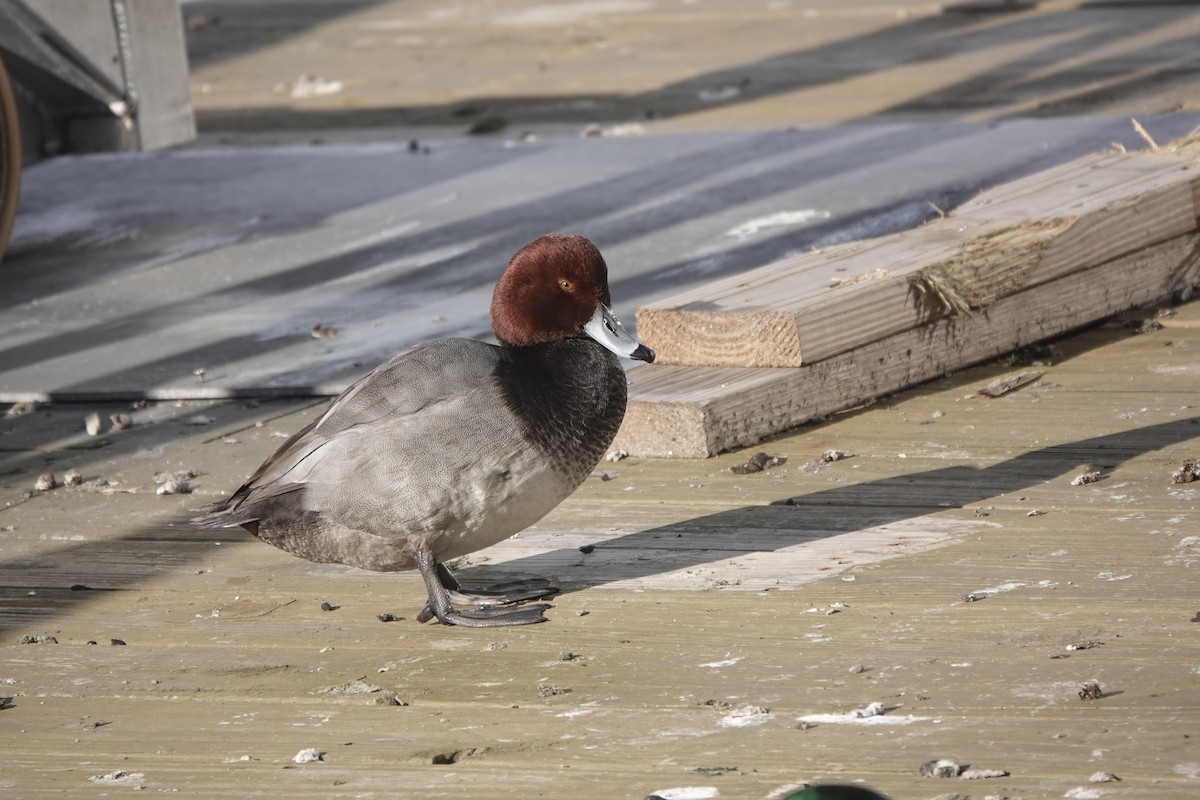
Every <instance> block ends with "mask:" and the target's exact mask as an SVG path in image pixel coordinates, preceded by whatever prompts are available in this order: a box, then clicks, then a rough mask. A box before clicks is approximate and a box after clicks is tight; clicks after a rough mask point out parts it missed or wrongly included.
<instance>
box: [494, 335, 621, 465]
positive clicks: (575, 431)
mask: <svg viewBox="0 0 1200 800" xmlns="http://www.w3.org/2000/svg"><path fill="white" fill-rule="evenodd" d="M496 378H497V382H498V385H499V388H500V392H501V396H502V397H503V399H504V403H505V405H506V406H507V407H508V409H509V410H510V411H511V412H512V414H513V416H514V417H515V418H516V420H517V424H518V426H519V427H520V432H521V436H522V438H523V439H525V441H526V442H528V443H529V444H530V446H532V447H535V448H537V450H538V451H540V452H541V453H542V454H543V455H544V456H545V457H546V458H548V459H550V460H551V461H553V462H554V464H555V466H556V467H558V468H559V469H560V470H562V471H564V472H566V473H568V474H570V475H572V476H574V477H575V478H576V479H577V480H578V481H582V480H583V478H586V477H587V475H588V473H590V472H591V470H592V469H593V468H594V467H595V466H596V463H597V462H598V461H599V460H600V458H601V457H602V456H603V455H604V452H605V451H606V450H607V449H608V446H609V445H610V444H612V440H613V437H614V436H616V434H617V429H618V428H619V427H620V426H621V420H622V419H623V418H624V416H625V404H626V401H627V398H628V388H627V385H626V382H625V371H624V370H623V369H621V363H620V362H619V361H618V360H617V357H616V356H615V355H613V354H612V353H611V352H609V351H608V350H606V349H605V348H604V347H602V346H601V345H599V344H598V343H596V342H595V341H593V340H592V339H588V338H583V337H580V338H574V339H565V340H561V341H557V342H548V343H546V344H538V345H530V346H528V347H505V348H503V354H502V357H501V359H500V361H499V363H498V364H497V366H496Z"/></svg>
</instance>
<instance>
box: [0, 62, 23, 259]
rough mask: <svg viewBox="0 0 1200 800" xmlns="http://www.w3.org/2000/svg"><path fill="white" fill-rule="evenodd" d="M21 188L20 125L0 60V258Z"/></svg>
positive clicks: (15, 104)
mask: <svg viewBox="0 0 1200 800" xmlns="http://www.w3.org/2000/svg"><path fill="white" fill-rule="evenodd" d="M20 189H21V124H20V121H19V120H18V119H17V101H16V98H14V97H13V88H12V83H11V82H10V81H9V79H8V73H7V72H6V71H5V70H4V62H3V61H0V261H2V260H4V250H5V248H7V247H8V235H9V234H10V233H12V225H13V219H14V218H15V217H16V216H17V195H18V194H19V193H20Z"/></svg>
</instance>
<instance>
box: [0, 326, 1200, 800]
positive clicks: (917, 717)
mask: <svg viewBox="0 0 1200 800" xmlns="http://www.w3.org/2000/svg"><path fill="white" fill-rule="evenodd" d="M1164 322H1165V323H1166V324H1167V325H1168V328H1167V329H1166V330H1162V331H1158V332H1155V333H1151V334H1149V335H1146V336H1130V335H1127V334H1126V333H1124V332H1119V331H1108V330H1099V329H1096V330H1090V331H1088V332H1086V333H1084V334H1081V335H1079V336H1077V337H1072V338H1070V339H1068V340H1066V341H1063V342H1060V343H1058V344H1057V345H1056V348H1057V352H1058V357H1057V358H1056V360H1055V363H1054V365H1053V366H1052V367H1050V368H1049V369H1048V372H1047V374H1046V376H1045V380H1044V381H1043V382H1042V383H1041V384H1038V385H1036V386H1031V387H1028V388H1026V389H1022V390H1021V391H1017V392H1013V393H1011V394H1008V395H1005V396H1003V397H1000V398H996V399H988V398H984V397H980V396H978V395H977V394H976V393H975V389H976V388H978V387H980V386H983V385H986V384H987V383H988V382H990V381H991V379H992V378H993V377H994V372H995V370H993V369H991V368H985V369H978V370H970V371H966V372H962V373H959V374H957V375H955V376H954V377H952V378H950V379H947V380H945V381H941V382H939V383H938V384H937V385H936V386H933V387H929V388H925V389H922V390H921V391H914V392H906V393H903V394H901V395H899V396H897V397H895V398H893V399H892V400H890V401H889V402H888V403H887V404H879V405H878V406H876V407H874V408H873V409H871V410H870V411H869V412H867V413H864V414H856V415H847V416H844V417H840V418H839V419H837V420H836V421H834V422H832V423H831V424H827V425H822V426H820V427H814V428H808V429H805V430H804V431H803V432H799V433H795V434H792V435H790V436H787V437H782V438H780V439H778V440H776V441H774V442H772V443H771V446H770V449H771V452H772V453H778V454H780V455H786V456H789V457H790V460H789V461H788V462H787V463H786V464H784V465H782V466H781V467H777V468H773V469H771V470H768V471H765V472H761V473H757V474H752V475H735V474H733V473H731V472H730V471H729V467H730V466H731V465H733V464H735V463H738V462H740V461H743V460H744V459H745V455H744V454H738V455H733V454H730V455H726V456H723V457H720V458H715V459H708V460H703V461H698V460H685V459H672V460H653V459H651V460H642V459H637V458H629V459H626V460H623V461H620V462H618V463H616V464H604V465H602V466H603V468H604V469H607V470H610V471H612V472H616V473H619V474H618V475H616V476H613V477H612V478H611V480H607V481H605V480H601V479H600V478H599V477H596V478H592V479H590V480H588V481H587V482H586V483H585V484H584V486H583V487H581V488H580V490H579V491H578V492H576V493H575V494H574V495H573V496H572V497H571V498H569V499H568V500H567V501H566V502H564V503H563V504H562V505H561V506H559V508H557V509H556V510H555V511H554V512H552V513H551V515H549V516H548V517H547V518H546V519H544V520H543V521H542V522H540V523H539V524H538V525H537V526H535V527H534V528H531V529H529V530H528V531H525V532H523V533H522V534H520V536H518V537H516V538H514V539H510V540H508V541H506V542H503V543H501V544H500V545H498V546H496V547H493V548H489V549H487V550H485V551H480V552H479V553H475V554H472V555H471V556H470V559H471V562H472V563H471V564H470V565H467V566H466V567H465V568H463V569H461V570H460V577H461V578H462V579H463V580H464V581H465V582H468V583H471V584H475V583H481V584H482V583H488V582H492V581H495V580H504V579H507V578H508V577H510V576H526V575H544V576H547V577H552V578H554V579H555V580H556V581H561V585H562V586H563V588H564V592H563V593H562V594H560V595H559V596H558V597H556V598H555V599H554V600H553V603H554V608H553V609H551V610H550V611H549V612H548V617H549V618H550V621H549V622H548V623H546V624H543V625H536V626H530V627H527V628H517V629H504V630H492V631H480V630H470V629H455V628H447V627H443V626H438V625H433V624H427V625H418V624H417V623H416V622H415V621H414V620H413V619H412V617H413V614H414V612H415V611H416V609H417V607H419V605H420V604H421V603H422V602H423V600H424V589H423V588H422V584H421V580H420V578H419V577H418V576H417V575H416V574H414V573H403V574H374V573H365V572H361V571H357V570H349V569H345V568H341V567H336V566H331V565H316V564H310V563H308V562H304V561H301V560H299V559H297V558H294V557H293V556H290V555H288V554H286V553H283V552H280V551H277V550H275V549H273V548H271V547H268V546H266V545H263V544H261V543H258V542H255V541H253V540H252V539H251V538H250V537H249V536H248V535H245V534H243V533H242V532H240V531H212V530H197V529H190V528H188V527H187V526H186V525H184V524H182V523H181V522H180V518H181V517H183V516H186V514H187V509H188V508H189V507H191V506H194V505H196V504H198V503H202V502H205V501H207V500H209V499H212V497H214V496H215V495H216V494H217V493H218V492H227V491H229V490H231V489H232V488H233V487H235V486H236V485H237V484H238V482H239V481H240V480H241V479H242V478H243V477H244V476H245V475H246V473H248V472H249V471H251V470H253V469H254V467H255V466H257V464H258V463H259V462H260V461H261V459H262V458H263V457H265V456H266V455H267V454H268V453H269V452H270V451H271V449H272V448H273V447H275V446H276V445H277V444H278V443H279V442H280V441H282V436H285V435H286V434H288V433H290V432H292V431H294V430H296V429H298V428H299V427H302V426H303V425H304V424H305V423H307V422H308V421H310V420H311V419H312V417H313V416H314V415H316V414H318V413H319V409H316V408H308V409H304V408H301V405H302V404H300V403H298V402H295V401H293V402H291V403H278V404H262V405H259V406H257V407H250V406H249V405H248V404H243V403H224V404H207V403H206V404H195V405H191V406H184V407H180V408H176V407H173V406H172V405H170V404H159V405H157V406H152V407H151V408H147V409H142V410H138V411H134V412H131V413H132V415H133V416H134V417H135V425H134V427H132V428H130V429H128V430H125V431H118V432H115V433H111V432H106V433H105V434H104V438H107V439H108V440H109V444H108V445H107V446H103V447H100V446H94V447H91V448H83V447H81V446H79V441H78V439H77V438H76V435H77V431H78V430H79V428H80V427H81V425H82V420H81V418H82V414H83V413H84V411H85V410H83V409H79V408H78V407H74V408H72V407H69V406H66V407H55V408H49V409H43V410H40V411H36V412H33V413H31V414H27V415H23V416H17V417H0V458H3V459H4V463H3V464H2V465H0V544H2V547H3V556H2V558H0V633H2V636H0V695H2V696H4V697H6V698H11V699H10V700H9V701H8V702H7V703H0V722H2V723H3V725H4V728H3V733H2V734H0V740H2V741H3V742H4V748H5V750H4V758H5V760H4V770H3V773H2V774H0V788H3V789H5V790H7V794H8V795H11V796H12V797H20V798H41V797H76V796H78V797H103V796H107V797H110V798H116V797H124V796H129V795H130V794H131V793H133V794H135V795H136V796H141V795H143V794H146V793H147V792H149V793H153V794H155V795H157V794H170V795H177V796H180V797H204V798H214V800H218V799H219V800H226V798H228V799H229V800H234V799H235V798H247V797H252V798H276V797H281V796H285V797H289V798H313V799H314V800H315V799H316V798H321V800H330V799H331V798H336V800H355V799H356V798H363V797H369V796H373V797H379V798H410V797H412V798H417V797H420V798H437V797H452V798H461V797H486V798H492V799H494V800H527V799H528V798H547V799H557V798H561V797H563V796H564V795H570V794H572V793H573V794H576V795H579V796H583V797H588V798H603V799H606V798H627V797H628V798H643V797H646V796H647V795H649V794H651V793H656V792H662V790H664V789H668V788H676V787H699V788H698V789H697V790H696V792H695V793H694V794H693V796H696V795H700V794H701V789H703V790H705V792H706V793H707V795H708V796H715V797H718V798H730V799H732V800H764V799H765V798H766V797H768V796H769V795H770V794H771V793H773V792H774V791H775V790H776V789H778V788H779V787H781V786H783V785H786V784H794V783H797V782H802V781H825V782H833V783H842V784H845V783H858V782H861V783H863V784H864V785H866V786H870V787H871V788H873V789H877V790H879V791H881V792H884V793H886V795H887V796H888V797H889V798H893V800H929V798H932V797H935V796H938V795H942V794H948V793H960V794H969V795H970V796H971V797H973V798H977V799H978V798H981V797H985V796H989V795H995V796H998V797H1022V798H1027V799H1028V800H1032V799H1033V798H1062V797H1064V796H1071V797H1090V796H1094V793H1095V792H1096V791H1097V790H1099V791H1101V792H1115V794H1112V795H1111V796H1112V797H1119V798H1129V799H1130V800H1192V799H1193V798H1194V797H1195V796H1196V787H1197V785H1198V784H1197V781H1200V769H1198V764H1200V760H1198V758H1197V752H1196V744H1195V732H1194V731H1195V725H1196V720H1197V719H1200V716H1198V715H1200V702H1198V698H1200V695H1198V694H1197V692H1196V687H1197V681H1198V680H1200V675H1198V673H1197V666H1198V662H1197V648H1196V643H1195V642H1196V639H1195V629H1196V628H1197V627H1198V625H1197V623H1196V622H1194V621H1193V619H1194V618H1196V619H1200V615H1198V613H1197V612H1200V606H1198V605H1197V604H1196V592H1195V581H1194V573H1195V570H1196V569H1197V567H1198V566H1200V541H1198V540H1197V537H1196V536H1195V535H1194V534H1195V526H1196V521H1197V519H1198V518H1200V517H1198V514H1200V509H1198V504H1200V492H1198V490H1197V489H1196V488H1193V487H1200V483H1190V484H1182V485H1175V484H1172V483H1171V479H1170V475H1171V472H1172V471H1173V470H1174V469H1176V468H1177V467H1178V466H1179V465H1180V462H1181V460H1183V459H1194V458H1195V457H1196V456H1197V455H1200V449H1198V448H1200V424H1197V421H1198V419H1200V417H1198V415H1197V410H1196V409H1195V408H1194V407H1192V406H1194V405H1195V388H1196V386H1197V380H1198V377H1200V364H1198V361H1197V358H1196V353H1197V352H1198V350H1200V327H1197V323H1200V304H1189V305H1186V306H1182V307H1181V308H1180V309H1179V315H1178V316H1177V317H1172V318H1170V319H1167V320H1164ZM87 410H90V409H87ZM95 410H103V411H104V412H105V413H106V414H107V413H108V412H109V411H112V410H121V409H116V408H105V409H95ZM288 411H291V412H292V413H291V414H290V415H287V416H284V414H285V413H286V412H288ZM199 414H204V415H205V416H206V417H208V418H211V419H212V420H213V421H212V422H211V423H209V424H207V425H196V424H189V423H188V420H189V419H190V418H193V417H194V416H196V415H199ZM258 423H262V424H261V426H260V425H259V424H258ZM922 423H928V424H922ZM835 447H836V448H840V449H843V450H845V451H846V452H847V453H848V454H849V455H848V457H847V458H845V459H843V460H840V461H837V462H834V463H832V464H828V465H825V468H824V469H821V470H820V471H813V470H810V469H806V461H808V460H809V459H813V458H815V457H816V456H818V455H819V454H820V453H821V452H822V451H823V450H826V449H829V448H835ZM67 466H74V467H76V468H78V469H79V470H80V471H81V472H82V473H83V474H84V475H85V476H86V477H87V478H88V479H93V478H96V477H104V478H106V479H109V480H111V481H113V482H114V485H113V486H111V487H108V488H112V489H113V490H114V492H113V493H112V494H103V493H99V492H88V491H83V490H80V489H72V490H64V489H56V490H54V491H51V492H46V493H41V494H38V495H36V496H34V497H33V498H32V499H29V500H24V501H22V498H23V497H24V495H23V494H22V490H23V489H26V488H28V487H29V486H30V485H31V482H32V480H33V478H34V477H35V476H36V474H37V472H38V471H40V470H42V469H45V468H52V469H54V470H55V471H56V472H59V473H61V472H62V469H63V468H65V467H67ZM185 467H186V468H191V469H194V470H196V471H197V472H199V473H201V474H200V476H199V477H198V478H197V479H196V480H195V481H194V483H195V489H196V494H195V495H193V496H185V497H177V496H174V497H173V496H156V495H155V494H154V482H153V480H152V478H151V476H152V474H153V473H154V472H155V471H156V470H161V469H180V468H185ZM1088 469H1096V470H1100V471H1102V480H1100V481H1099V482H1098V483H1094V484H1090V485H1086V486H1073V485H1071V478H1072V477H1073V476H1074V475H1075V474H1077V473H1078V472H1081V471H1084V470H1088ZM15 470H19V471H15ZM787 501H791V503H792V504H791V505H787V504H785V503H786V502H787ZM10 503H11V505H10ZM585 545H594V546H595V550H594V551H592V552H590V553H584V552H581V551H580V550H579V547H581V546H585ZM822 575H824V576H827V577H826V579H824V580H819V579H817V578H819V576H822ZM83 586H86V587H88V588H87V589H84V588H82V587H83ZM968 596H971V597H973V598H975V599H974V600H972V601H970V602H968V601H967V599H966V598H967V597H968ZM322 603H328V604H330V608H331V610H324V608H323V607H322ZM382 611H389V612H396V613H398V614H399V615H401V616H404V617H407V619H402V620H398V621H394V622H389V623H383V622H381V621H380V620H379V619H378V618H377V617H376V615H377V614H378V613H379V612H382ZM25 636H53V637H55V639H56V640H57V642H58V644H20V643H19V642H20V641H21V640H22V638H23V637H25ZM113 639H118V640H120V641H122V642H125V644H124V645H116V644H113V643H112V640H113ZM92 641H95V642H97V644H95V645H92V644H89V642H92ZM1088 681H1096V682H1098V684H1099V686H1100V687H1101V690H1102V693H1103V696H1102V697H1101V698H1100V699H1096V700H1081V699H1080V698H1079V695H1078V692H1079V689H1080V688H1081V686H1082V685H1083V684H1084V683H1085V682H1088ZM392 698H395V701H393V699H392ZM395 702H399V703H403V704H404V705H397V704H395ZM871 703H880V704H882V705H883V707H884V713H882V714H879V715H876V716H871V717H864V716H855V713H854V712H855V711H856V710H861V709H864V708H865V707H867V706H868V704H871ZM305 748H314V749H315V750H317V751H318V752H319V753H321V754H322V760H320V761H314V762H311V763H305V764H298V763H295V762H294V761H293V758H294V757H295V756H296V755H297V753H298V752H299V751H301V750H302V749H305ZM938 758H948V759H953V760H955V761H956V762H957V763H960V764H970V765H971V766H972V767H974V768H978V769H991V770H998V771H1003V772H1007V773H1008V774H1007V775H1005V776H1003V777H995V778H988V779H982V780H975V781H964V780H961V779H947V780H937V781H934V780H930V779H927V778H923V777H921V775H920V774H919V771H918V769H919V766H920V765H921V764H922V763H924V762H926V761H929V760H932V759H938ZM121 772H123V773H125V777H124V778H120V777H118V778H115V779H113V780H116V781H121V780H124V781H125V782H124V783H107V784H106V783H100V782H99V781H102V780H104V777H105V776H110V777H111V776H113V775H114V773H121ZM1097 772H1111V773H1113V774H1115V775H1116V776H1118V777H1119V778H1120V781H1119V782H1112V783H1105V784H1099V783H1091V782H1089V778H1090V776H1092V775H1093V774H1095V773H1097ZM137 786H141V787H144V790H143V791H142V792H137V791H136V788H135V787H137ZM714 792H715V793H716V794H714ZM684 796H687V795H684ZM1104 796H1105V797H1108V796H1110V795H1107V794H1106V795H1104Z"/></svg>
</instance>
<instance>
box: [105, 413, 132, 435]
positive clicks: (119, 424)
mask: <svg viewBox="0 0 1200 800" xmlns="http://www.w3.org/2000/svg"><path fill="white" fill-rule="evenodd" d="M108 419H109V421H111V422H112V424H113V430H115V431H127V430H129V429H130V428H132V427H133V417H131V416H129V415H128V414H110V415H109V416H108Z"/></svg>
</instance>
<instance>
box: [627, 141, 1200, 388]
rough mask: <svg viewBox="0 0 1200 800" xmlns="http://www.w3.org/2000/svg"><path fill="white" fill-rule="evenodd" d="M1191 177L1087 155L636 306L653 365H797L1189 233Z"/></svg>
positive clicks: (1197, 189)
mask: <svg viewBox="0 0 1200 800" xmlns="http://www.w3.org/2000/svg"><path fill="white" fill-rule="evenodd" d="M1197 197H1200V169H1198V168H1197V166H1196V165H1195V164H1193V163H1185V162H1184V161H1181V160H1172V159H1171V158H1166V157H1163V156H1157V155H1134V154H1125V153H1120V154H1098V155H1093V156H1088V157H1085V158H1081V159H1078V160H1076V161H1072V162H1070V163H1068V164H1064V165H1062V166H1059V167H1056V168H1054V169H1050V170H1046V171H1044V172H1040V173H1037V174H1035V175H1032V176H1029V177H1027V178H1023V179H1021V180H1018V181H1014V182H1012V183H1009V184H1005V185H1003V186H999V187H996V188H995V189H992V190H989V191H987V192H985V193H983V194H982V195H980V196H979V197H977V198H975V199H974V200H972V201H970V202H969V203H967V204H965V205H964V206H963V207H962V208H960V209H958V210H957V211H956V212H955V213H954V215H953V216H952V217H949V218H946V219H941V220H937V221H935V222H933V223H930V224H928V225H925V226H923V227H921V228H918V229H915V230H911V231H904V232H901V233H897V234H893V235H891V236H886V237H882V238H880V239H876V240H872V241H868V242H856V243H851V244H847V245H841V246H838V247H835V248H831V249H829V250H826V251H823V252H818V253H809V254H805V255H802V256H797V257H795V258H790V259H786V260H784V261H780V262H777V263H775V264H770V265H768V266H765V267H762V268H760V269H758V270H754V271H753V272H750V273H744V274H741V275H737V276H734V277H731V278H728V279H725V280H721V281H716V282H714V283H711V284H707V285H705V286H702V287H700V288H698V289H695V290H692V291H689V292H686V293H684V294H681V295H677V296H675V297H672V298H668V299H666V300H662V301H659V302H657V303H653V304H650V305H648V306H646V307H644V308H642V309H640V310H639V311H638V314H637V327H638V333H639V335H640V336H641V337H642V338H643V339H644V340H645V341H646V342H647V343H648V344H649V345H650V346H651V347H653V348H654V349H655V351H656V352H657V353H658V358H659V362H660V363H661V364H664V365H668V364H675V365H706V366H731V367H798V366H802V365H805V364H811V363H814V362H817V361H821V360H823V359H827V358H831V357H834V356H837V355H839V354H841V353H845V352H848V351H850V350H853V349H854V348H857V347H861V346H863V345H866V344H869V343H871V342H875V341H879V340H882V339H884V338H886V337H889V336H892V335H895V334H898V333H901V332H903V331H906V330H912V329H914V328H918V327H920V326H922V325H926V324H928V323H929V322H931V321H933V320H935V319H938V318H940V317H943V316H946V315H947V314H952V313H966V312H977V311H980V310H985V309H990V308H991V307H992V306H994V305H995V304H996V303H997V302H998V301H1000V300H1001V299H1003V298H1004V297H1008V296H1011V295H1013V294H1016V293H1019V292H1022V291H1024V290H1026V289H1029V288H1031V287H1034V286H1038V285H1040V284H1044V283H1047V282H1049V281H1053V280H1055V279H1057V278H1060V277H1063V276H1065V275H1069V274H1071V273H1073V272H1076V271H1078V270H1081V269H1086V268H1088V267H1092V266H1094V265H1096V264H1099V263H1102V262H1105V261H1109V260H1112V259H1114V258H1117V257H1119V256H1122V255H1126V254H1129V253H1134V252H1137V251H1139V250H1141V249H1142V248H1145V247H1147V246H1149V245H1152V244H1156V243H1159V242H1163V241H1167V240H1169V239H1172V238H1175V237H1179V236H1182V235H1184V234H1187V233H1188V232H1190V231H1194V230H1196V229H1197V227H1198V226H1197V217H1198V216H1200V214H1198V212H1197V209H1198V208H1200V200H1197Z"/></svg>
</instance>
